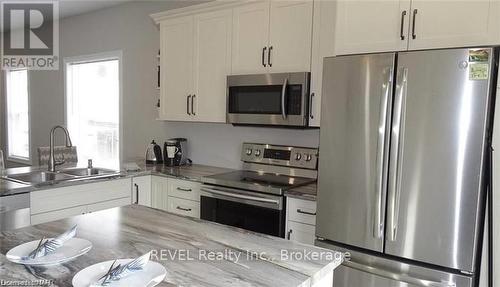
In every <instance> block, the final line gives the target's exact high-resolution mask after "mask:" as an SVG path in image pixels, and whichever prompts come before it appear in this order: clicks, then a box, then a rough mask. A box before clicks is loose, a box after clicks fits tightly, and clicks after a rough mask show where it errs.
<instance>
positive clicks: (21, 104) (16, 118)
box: [6, 69, 31, 163]
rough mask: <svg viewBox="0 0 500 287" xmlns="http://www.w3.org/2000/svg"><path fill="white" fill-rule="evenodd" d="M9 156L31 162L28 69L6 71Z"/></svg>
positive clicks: (10, 158) (13, 159)
mask: <svg viewBox="0 0 500 287" xmlns="http://www.w3.org/2000/svg"><path fill="white" fill-rule="evenodd" d="M6 97H7V99H6V109H7V110H6V112H7V113H6V114H7V158H8V159H9V160H11V161H18V162H22V163H30V159H31V158H30V120H29V93H28V70H26V69H23V70H11V71H7V72H6Z"/></svg>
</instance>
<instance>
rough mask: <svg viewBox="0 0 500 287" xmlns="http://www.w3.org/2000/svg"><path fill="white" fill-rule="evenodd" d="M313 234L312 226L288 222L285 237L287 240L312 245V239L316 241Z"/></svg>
mask: <svg viewBox="0 0 500 287" xmlns="http://www.w3.org/2000/svg"><path fill="white" fill-rule="evenodd" d="M314 232H315V227H314V225H309V224H303V223H298V222H294V221H288V231H287V237H288V239H289V240H292V241H297V242H300V243H304V244H311V245H314V239H316V237H315V235H314Z"/></svg>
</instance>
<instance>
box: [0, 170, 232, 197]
mask: <svg viewBox="0 0 500 287" xmlns="http://www.w3.org/2000/svg"><path fill="white" fill-rule="evenodd" d="M138 165H139V167H140V168H141V170H140V171H129V172H127V171H121V172H120V174H118V175H117V176H116V177H111V178H102V179H88V180H79V181H61V182H58V183H56V184H52V185H39V186H33V185H26V184H20V183H16V182H12V181H9V180H5V179H0V197H2V196H8V195H13V194H19V193H27V192H32V191H37V190H44V189H51V188H58V187H64V186H73V185H79V184H87V183H90V182H99V181H108V180H113V179H116V178H127V177H136V176H142V175H158V176H166V177H174V178H180V179H185V180H192V181H201V178H202V177H203V176H208V175H214V174H217V173H225V172H230V171H232V170H231V169H227V168H220V167H214V166H207V165H199V164H193V165H189V166H188V165H186V166H176V167H168V166H164V165H150V164H145V163H139V164H138ZM39 170H46V167H20V168H10V169H5V170H3V171H2V175H6V174H12V173H27V172H32V171H39Z"/></svg>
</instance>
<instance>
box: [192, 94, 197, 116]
mask: <svg viewBox="0 0 500 287" xmlns="http://www.w3.org/2000/svg"><path fill="white" fill-rule="evenodd" d="M195 99H196V95H193V97H192V98H191V113H192V114H193V116H196V113H195V112H194V100H195Z"/></svg>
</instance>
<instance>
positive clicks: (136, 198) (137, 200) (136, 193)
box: [134, 183, 139, 204]
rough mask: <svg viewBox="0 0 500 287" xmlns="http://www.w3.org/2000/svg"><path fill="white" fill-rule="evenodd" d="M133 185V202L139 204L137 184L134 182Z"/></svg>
mask: <svg viewBox="0 0 500 287" xmlns="http://www.w3.org/2000/svg"><path fill="white" fill-rule="evenodd" d="M134 186H135V204H139V185H137V183H134Z"/></svg>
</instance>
